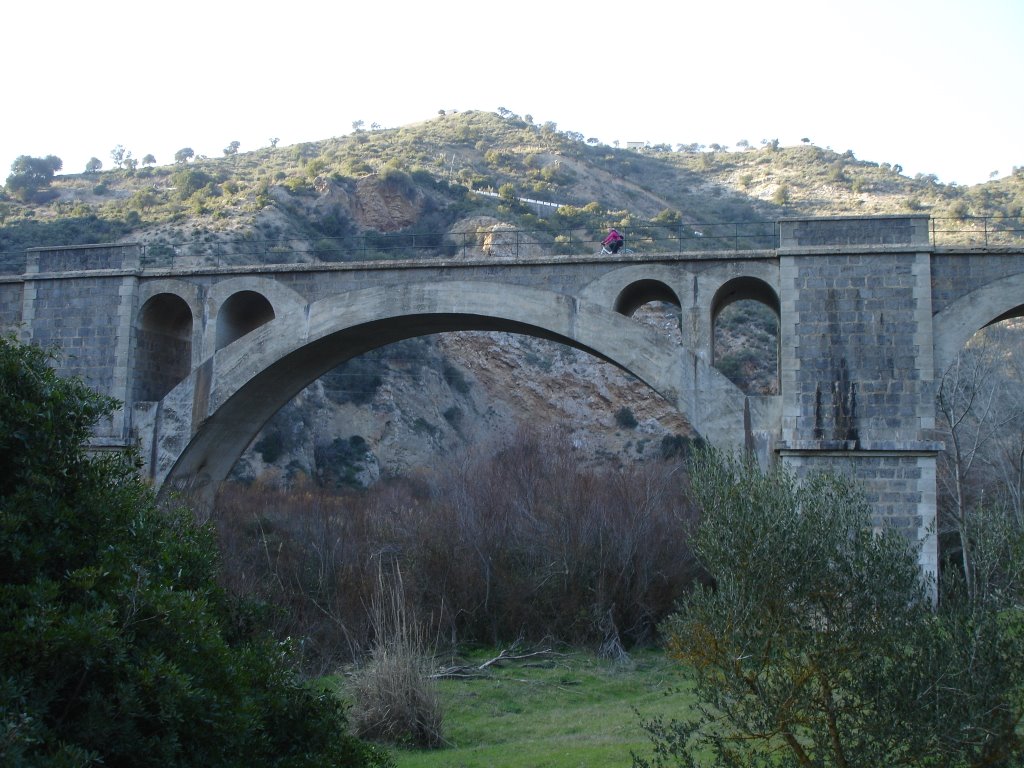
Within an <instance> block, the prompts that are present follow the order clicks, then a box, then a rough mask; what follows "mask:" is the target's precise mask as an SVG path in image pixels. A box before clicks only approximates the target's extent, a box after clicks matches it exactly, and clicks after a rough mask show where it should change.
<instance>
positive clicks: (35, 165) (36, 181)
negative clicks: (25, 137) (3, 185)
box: [7, 155, 64, 203]
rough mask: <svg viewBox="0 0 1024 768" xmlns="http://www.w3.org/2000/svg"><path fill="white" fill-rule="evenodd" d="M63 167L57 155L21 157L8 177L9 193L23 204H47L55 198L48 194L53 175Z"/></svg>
mask: <svg viewBox="0 0 1024 768" xmlns="http://www.w3.org/2000/svg"><path fill="white" fill-rule="evenodd" d="M63 167H64V163H63V161H62V160H61V159H60V158H59V157H57V156H56V155H47V156H46V157H30V156H29V155H19V156H18V158H17V159H16V160H15V161H14V162H13V163H11V175H10V176H8V177H7V193H8V194H9V195H10V196H11V197H13V198H14V199H15V200H20V201H21V202H23V203H28V202H45V201H46V200H49V199H51V198H52V197H53V195H51V194H50V193H49V192H48V187H49V186H50V182H52V181H53V175H54V174H55V173H56V172H57V171H59V170H60V169H61V168H63Z"/></svg>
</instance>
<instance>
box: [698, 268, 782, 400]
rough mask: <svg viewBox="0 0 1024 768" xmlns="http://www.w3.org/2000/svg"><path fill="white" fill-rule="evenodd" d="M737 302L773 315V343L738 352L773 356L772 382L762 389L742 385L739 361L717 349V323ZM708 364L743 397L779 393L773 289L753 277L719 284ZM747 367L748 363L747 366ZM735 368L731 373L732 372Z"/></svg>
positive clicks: (777, 325)
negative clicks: (717, 370)
mask: <svg viewBox="0 0 1024 768" xmlns="http://www.w3.org/2000/svg"><path fill="white" fill-rule="evenodd" d="M739 302H754V303H756V304H760V305H762V306H764V307H767V308H768V309H769V310H770V311H771V312H772V314H773V315H774V316H775V329H774V341H773V342H772V343H770V344H767V345H766V346H764V347H761V348H760V350H759V349H758V348H757V347H754V348H747V349H743V350H740V354H741V355H742V354H747V355H751V356H755V355H757V354H759V353H760V354H766V353H767V354H771V355H773V356H774V376H773V377H772V379H773V380H772V381H770V382H767V384H765V388H764V389H759V388H755V387H754V386H753V384H752V383H751V382H750V381H746V383H743V377H742V375H741V373H740V369H742V368H744V363H743V361H742V360H740V359H739V358H737V357H736V356H735V355H733V356H729V357H726V356H725V355H724V354H723V350H722V349H721V348H720V345H721V342H722V339H721V335H720V330H721V329H720V327H719V321H720V319H721V318H722V315H723V313H724V312H726V311H727V310H729V309H730V308H731V307H733V305H735V304H737V303H739ZM710 309H711V361H712V365H714V366H715V367H718V368H720V369H721V370H722V372H723V373H725V374H726V375H727V376H729V378H730V379H733V381H734V382H735V383H737V385H738V386H740V387H741V388H742V389H744V391H745V392H747V394H778V392H779V365H780V357H781V355H780V350H781V338H780V320H781V318H780V302H779V296H778V294H777V293H776V292H775V290H774V289H773V288H772V286H770V285H769V284H768V283H766V282H765V281H763V280H761V279H760V278H757V277H751V276H749V275H747V276H741V277H735V278H733V279H731V280H728V281H727V282H725V283H723V284H722V285H721V286H720V287H719V288H718V290H717V291H715V295H714V297H713V298H712V300H711V307H710ZM747 365H749V362H748V363H747ZM733 369H735V370H733Z"/></svg>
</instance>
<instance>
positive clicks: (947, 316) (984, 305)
mask: <svg viewBox="0 0 1024 768" xmlns="http://www.w3.org/2000/svg"><path fill="white" fill-rule="evenodd" d="M1021 316H1024V274H1020V275H1012V276H1010V277H1005V278H1003V279H1001V280H997V281H995V282H992V283H989V284H988V285H985V286H983V287H981V288H977V289H975V290H973V291H971V292H970V293H968V294H967V295H965V296H963V297H962V298H960V299H958V300H957V301H955V302H954V303H952V304H950V305H949V306H948V307H946V308H945V309H943V310H942V311H941V312H938V313H937V314H936V315H935V317H934V318H933V319H932V328H933V329H934V349H935V360H934V362H935V375H936V377H937V378H941V376H942V374H943V373H944V372H945V370H946V369H947V368H948V367H949V366H950V365H951V364H952V363H953V361H954V360H955V359H956V356H957V354H958V353H959V352H960V350H961V349H963V347H964V345H965V344H966V343H967V341H968V340H969V339H970V338H971V336H973V335H974V334H975V333H977V332H978V331H980V330H981V329H982V328H985V327H987V326H989V325H991V324H993V323H996V322H999V321H1000V320H1006V319H1008V318H1011V317H1021Z"/></svg>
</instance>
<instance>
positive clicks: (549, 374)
mask: <svg viewBox="0 0 1024 768" xmlns="http://www.w3.org/2000/svg"><path fill="white" fill-rule="evenodd" d="M741 145H742V146H737V147H735V148H733V149H732V150H731V151H730V150H726V149H725V148H722V147H718V146H715V147H712V148H705V147H698V146H693V145H691V146H679V147H676V148H674V149H673V148H672V147H668V146H664V145H663V146H654V147H646V148H642V149H638V150H637V149H628V150H627V149H620V148H616V147H609V146H604V145H599V144H596V143H588V142H587V141H585V140H584V138H583V137H582V136H580V135H577V134H571V133H563V132H559V131H558V130H557V126H555V125H553V124H550V123H546V124H544V125H534V124H532V123H531V122H529V121H528V120H526V119H521V118H519V117H518V116H516V115H512V114H510V113H504V114H502V115H499V114H495V113H487V112H465V113H457V114H446V115H439V116H438V117H436V118H435V119H432V120H429V121H426V122H423V123H419V124H415V125H410V126H405V127H402V128H395V129H386V130H379V129H374V130H362V129H359V130H354V131H353V132H352V133H351V134H349V135H347V136H341V137H336V138H329V139H325V140H323V141H320V142H314V143H308V144H300V145H295V146H289V147H267V148H262V149H259V150H255V151H252V152H233V151H229V150H225V156H224V157H222V158H194V157H193V158H190V159H187V160H185V161H183V162H179V163H175V164H174V165H156V164H155V163H153V164H146V165H142V166H139V165H136V164H134V162H133V161H131V160H130V158H129V160H128V162H127V163H125V162H124V157H123V156H122V158H121V160H122V163H121V164H122V167H120V168H115V169H113V170H107V171H96V172H92V173H82V174H68V175H60V176H56V177H54V178H53V179H52V181H50V180H46V183H40V184H39V185H38V188H35V189H31V190H30V194H26V192H25V189H24V188H23V187H22V188H19V187H18V186H17V185H12V184H10V183H9V184H8V186H7V192H6V194H5V195H4V196H3V198H2V199H0V258H2V260H3V263H4V264H5V265H6V266H5V268H6V269H17V268H18V265H19V264H20V262H21V259H22V258H23V250H24V249H25V248H27V247H33V246H42V245H68V244H77V243H88V242H110V241H116V242H140V243H143V244H145V246H146V250H145V258H146V260H147V263H153V264H165V263H168V262H169V261H170V260H171V259H173V260H174V261H175V263H178V264H199V263H225V262H226V263H243V262H251V261H253V260H269V261H311V260H314V259H321V260H347V259H359V258H389V257H392V256H395V255H398V254H401V255H410V254H415V255H421V256H430V255H438V254H444V255H453V254H455V253H457V252H458V250H459V249H460V248H465V247H470V248H473V249H478V250H475V251H474V252H477V253H499V252H501V249H502V247H503V246H502V241H501V236H500V233H501V230H502V228H503V227H504V228H513V229H521V230H530V231H532V232H535V233H537V240H538V242H544V243H550V244H551V245H552V246H557V247H560V248H565V249H568V250H569V251H571V252H594V251H595V250H596V242H595V241H596V239H597V238H599V237H600V233H602V232H603V231H604V230H605V229H606V228H607V227H608V226H612V225H615V226H619V227H625V228H626V229H627V230H629V231H631V232H633V233H642V235H643V236H644V237H649V238H651V242H659V241H660V242H664V241H667V240H668V239H669V238H672V237H681V236H682V234H683V233H686V234H687V235H688V236H689V235H690V234H693V233H696V232H700V233H701V234H702V235H706V236H707V237H706V238H705V239H704V240H700V241H698V240H693V241H691V242H688V243H687V247H698V246H700V247H721V242H729V241H718V242H716V240H715V238H716V236H717V235H718V234H721V235H723V236H725V237H729V236H731V235H732V234H733V233H735V232H736V231H738V228H739V227H740V226H741V225H742V226H746V227H748V228H749V231H755V232H756V231H758V229H757V225H758V224H759V223H762V222H771V221H774V220H776V219H778V218H781V217H785V216H793V215H840V214H844V215H864V214H874V213H887V212H889V213H892V212H895V213H906V212H912V211H923V212H927V213H929V214H930V215H932V216H933V217H936V218H938V219H949V220H955V221H956V222H958V224H957V228H964V227H970V226H973V222H971V221H969V220H966V218H965V217H970V216H982V215H996V216H1013V217H1020V215H1021V211H1022V209H1024V170H1021V171H1017V172H1015V174H1014V175H1013V176H1012V177H1010V178H1006V179H999V180H993V181H990V182H988V183H986V184H983V185H978V186H975V187H959V186H955V185H943V184H940V183H938V182H937V180H936V179H935V178H934V177H929V176H919V177H917V178H913V179H911V178H908V177H906V176H903V175H902V174H901V173H900V170H901V169H900V168H899V167H898V166H895V167H894V166H889V165H887V164H877V163H872V162H869V161H865V160H860V159H857V158H856V157H855V156H854V154H853V152H850V151H845V152H842V153H840V152H835V151H833V150H831V149H823V148H820V147H816V146H814V145H813V144H810V143H809V142H808V143H806V144H804V145H801V146H796V147H780V146H778V145H777V142H772V141H767V142H764V143H763V144H762V145H761V146H759V147H751V146H749V145H747V143H746V142H741ZM229 149H230V148H229ZM9 181H10V180H9ZM517 198H530V199H533V200H544V201H549V202H551V203H555V204H557V205H558V206H560V207H555V206H546V207H541V206H536V205H524V204H522V203H519V202H517ZM1018 226H1019V225H1018ZM768 231H769V232H770V229H769V230H768ZM467 244H468V246H467ZM754 244H756V243H754ZM767 244H768V245H770V244H771V243H767ZM741 304H742V303H741ZM672 309H673V308H671V307H655V308H652V309H650V310H649V311H648V313H647V315H646V316H645V318H644V319H645V321H647V322H652V323H658V324H664V325H666V326H667V327H671V326H672V324H673V323H677V322H678V319H677V317H678V315H677V313H673V311H672ZM719 330H720V333H721V334H722V336H721V339H720V341H719V344H720V345H721V346H723V347H724V348H726V349H727V350H731V351H727V352H726V353H725V354H723V355H722V357H721V359H720V360H719V362H718V364H719V366H720V367H721V368H722V370H723V372H726V373H727V375H729V376H730V377H731V378H733V379H734V380H735V381H737V383H739V384H740V385H741V386H743V387H744V388H745V389H747V390H748V391H756V392H770V391H773V387H774V386H776V384H775V382H774V375H773V370H774V358H773V357H772V355H773V354H774V351H773V350H774V334H775V328H774V318H773V317H771V315H770V313H765V312H764V311H760V310H759V309H758V306H757V305H753V306H741V305H734V309H733V312H732V314H730V315H729V316H726V317H723V318H722V321H721V323H720V328H719ZM531 420H538V421H540V422H542V423H545V424H547V425H556V426H557V428H559V429H562V430H564V431H566V432H568V433H569V435H570V437H571V439H572V442H573V444H574V445H575V446H577V448H578V449H579V450H580V452H581V456H585V457H586V458H587V459H588V460H594V461H598V460H608V459H612V460H623V459H636V458H640V459H643V458H649V457H652V456H654V457H657V456H660V455H662V454H663V453H665V452H671V451H673V450H676V449H678V446H679V445H680V441H681V440H682V438H684V437H688V436H689V431H688V426H687V425H686V423H685V421H684V420H683V419H682V418H681V417H680V416H679V415H678V414H676V413H674V412H673V411H672V410H671V409H670V408H668V407H667V406H666V404H664V403H663V402H661V401H660V400H658V399H657V398H656V397H653V396H652V395H651V394H650V393H649V392H647V391H646V390H645V389H644V388H643V387H637V386H635V385H634V384H633V383H632V382H630V381H629V380H627V379H626V378H625V377H624V376H623V375H622V374H621V373H619V372H618V371H617V370H615V369H613V368H611V367H609V366H607V365H605V364H603V363H599V362H597V361H595V360H592V359H590V358H588V357H587V356H585V355H583V354H582V353H578V352H576V351H574V350H569V349H566V348H562V347H559V346H557V345H553V344H550V343H547V342H540V341H537V340H533V339H528V338H522V337H511V336H507V335H504V334H483V333H474V334H470V333H464V334H448V335H445V336H440V337H431V338H425V339H412V340H409V341H406V342H403V343H400V344H396V345H393V346H391V347H388V348H385V349H381V350H377V351H375V352H373V353H370V354H368V355H365V356H363V357H362V358H359V359H357V360H353V361H351V362H349V363H348V364H346V365H345V366H342V367H341V368H339V369H337V370H335V371H333V372H331V373H329V374H327V375H326V376H324V377H323V378H322V379H321V380H320V381H318V382H316V383H315V384H314V385H312V386H311V387H309V388H308V389H307V390H305V391H304V392H302V393H301V394H300V395H299V396H298V397H297V398H296V399H295V400H294V401H293V402H292V403H291V404H289V405H288V406H286V407H285V408H284V409H283V410H282V411H281V412H279V413H278V415H277V416H275V417H274V419H273V420H272V421H271V422H270V423H269V424H268V425H267V427H266V428H265V429H264V431H263V433H262V434H261V435H260V436H259V437H258V438H257V440H256V441H255V442H254V446H253V449H252V450H250V451H249V452H248V453H247V454H246V456H245V457H244V458H243V460H242V461H241V462H240V463H239V465H238V467H237V470H236V474H237V476H238V477H239V478H243V479H246V480H256V479H263V480H266V481H278V480H294V479H296V478H309V479H312V480H314V481H316V482H319V483H321V484H324V485H328V486H332V485H353V484H355V485H365V484H367V483H370V482H373V481H374V480H375V479H376V478H378V477H380V476H387V475H390V474H402V473H407V472H410V471H414V470H415V469H416V468H418V467H422V466H425V465H427V464H429V463H430V462H431V461H432V460H433V459H434V458H435V457H438V456H441V455H448V454H453V453H457V452H458V451H460V450H462V449H464V448H466V447H468V446H472V445H474V444H476V443H477V442H478V441H481V440H487V439H493V438H496V437H500V436H502V435H505V434H508V433H509V432H511V431H513V430H515V429H516V428H517V425H519V424H522V423H525V422H528V421H531Z"/></svg>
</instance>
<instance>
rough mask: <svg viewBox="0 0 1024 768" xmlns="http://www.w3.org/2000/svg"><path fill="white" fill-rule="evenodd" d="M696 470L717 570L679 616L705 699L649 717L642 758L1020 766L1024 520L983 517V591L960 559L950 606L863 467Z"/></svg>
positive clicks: (669, 630)
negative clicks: (869, 485) (880, 517)
mask: <svg viewBox="0 0 1024 768" xmlns="http://www.w3.org/2000/svg"><path fill="white" fill-rule="evenodd" d="M692 470H693V471H692V474H691V484H692V488H693V494H694V497H695V499H696V501H697V502H698V505H699V507H700V509H701V514H702V517H701V522H700V526H699V529H698V532H697V536H696V549H697V554H698V557H699V559H700V561H701V563H702V564H703V566H704V567H705V568H706V570H707V574H708V576H709V578H710V583H709V584H708V585H707V586H698V587H697V588H696V589H695V590H694V591H693V592H692V593H691V594H690V595H689V596H688V597H687V598H685V599H684V601H683V603H682V605H681V608H680V610H679V612H678V613H677V614H676V615H674V616H673V617H671V618H670V619H669V620H668V621H667V622H666V624H665V627H664V629H665V633H666V635H667V638H668V647H669V652H670V654H671V655H672V656H674V657H675V658H677V659H679V660H681V661H683V662H684V663H686V664H687V665H689V666H690V667H691V668H692V669H693V672H694V675H695V678H696V687H695V695H696V698H697V704H696V706H695V707H694V709H693V711H692V712H690V714H689V716H688V717H686V718H682V719H678V720H677V719H672V720H667V721H666V720H663V719H654V720H652V721H648V722H646V723H645V727H646V729H647V730H648V732H649V734H650V735H651V737H652V739H653V741H654V744H655V754H654V757H653V762H648V761H647V760H646V759H644V758H642V757H640V756H635V757H634V766H635V767H641V768H642V767H647V768H649V767H650V766H659V767H661V766H687V767H688V768H696V766H697V765H702V766H703V765H708V764H709V763H707V762H705V761H704V760H703V759H702V758H701V759H699V758H698V756H699V755H700V754H701V753H702V752H703V753H705V754H708V755H710V757H711V762H710V765H713V766H717V767H719V768H726V767H728V768H739V767H740V766H757V767H758V768H767V766H794V767H795V766H820V767H821V768H831V767H832V766H836V767H838V766H843V767H846V768H853V767H854V766H860V767H863V768H869V767H870V768H874V767H876V766H921V767H922V768H923V767H924V766H947V767H949V768H953V767H957V768H960V767H964V768H968V767H970V768H973V767H975V766H977V767H979V768H980V766H984V765H1000V766H1009V765H1019V764H1020V763H1019V762H1017V761H1018V760H1019V759H1020V757H1021V756H1022V754H1024V733H1022V732H1021V731H1020V725H1021V722H1022V714H1024V710H1022V706H1024V701H1022V697H1021V692H1022V687H1024V647H1022V645H1024V611H1022V609H1021V599H1022V598H1024V587H1022V584H1021V573H1022V566H1024V539H1022V537H1021V536H1020V534H1019V532H1018V533H1017V534H1016V535H1015V536H1014V535H1012V534H1008V533H1007V532H1006V529H1005V526H1004V527H998V526H988V527H986V526H980V527H979V529H978V530H979V536H978V546H979V549H980V551H982V552H984V553H985V554H984V556H983V557H982V561H983V562H985V563H987V564H988V568H987V569H986V570H985V571H984V573H983V574H981V573H978V572H976V574H975V578H976V579H977V580H978V583H977V585H976V589H975V592H976V593H977V594H978V595H982V596H983V597H982V598H980V599H976V600H974V601H969V600H966V599H965V598H964V596H963V595H964V590H963V582H962V579H958V577H957V575H956V574H952V575H950V576H949V578H948V580H947V581H944V584H943V589H942V591H941V600H940V601H939V605H938V607H937V608H935V607H934V606H933V601H932V599H931V597H930V586H929V583H928V582H927V580H926V579H925V578H924V576H923V573H922V571H921V570H920V568H919V566H918V563H917V552H916V549H915V548H914V547H912V546H911V545H910V544H909V542H908V541H907V540H906V539H905V538H904V537H903V535H902V534H901V533H899V532H898V531H896V530H893V529H890V528H884V527H883V528H882V529H881V530H880V531H874V530H873V529H872V519H871V514H870V508H869V506H868V504H867V503H866V502H865V501H864V499H863V497H862V496H861V494H860V493H859V492H858V490H857V489H856V487H854V486H853V485H852V484H851V483H850V481H848V480H845V479H842V478H840V477H837V476H834V475H830V474H818V475H813V476H811V477H809V478H806V479H805V480H804V481H803V482H798V481H797V480H796V479H795V477H794V476H793V475H792V474H791V473H790V472H788V471H786V470H785V469H783V468H779V467H775V468H772V469H770V470H769V471H767V472H762V471H761V470H760V469H759V468H758V467H757V465H756V463H755V462H754V461H752V460H749V461H748V460H741V459H736V458H729V457H723V456H721V455H718V454H716V453H714V452H711V451H703V452H701V453H700V454H699V455H698V456H697V457H696V458H695V460H694V462H693V465H692ZM994 519H995V520H997V521H998V519H999V518H994Z"/></svg>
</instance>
